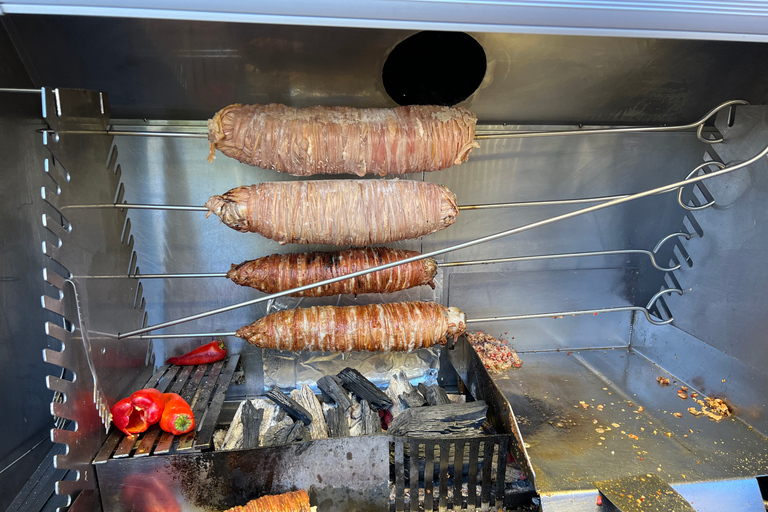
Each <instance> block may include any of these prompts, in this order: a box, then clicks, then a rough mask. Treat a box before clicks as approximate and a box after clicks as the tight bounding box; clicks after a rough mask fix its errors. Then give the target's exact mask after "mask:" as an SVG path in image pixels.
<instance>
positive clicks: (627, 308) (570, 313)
mask: <svg viewBox="0 0 768 512" xmlns="http://www.w3.org/2000/svg"><path fill="white" fill-rule="evenodd" d="M665 293H676V294H678V295H682V294H683V290H680V289H679V288H667V289H665V290H661V291H660V292H658V293H656V295H654V296H653V297H652V298H651V300H650V301H648V304H647V305H646V306H645V307H642V306H621V307H614V308H600V309H581V310H576V311H558V312H555V313H536V314H533V315H513V316H494V317H489V318H471V319H469V320H467V322H466V323H467V324H474V323H481V322H500V321H506V320H531V319H534V318H560V317H564V316H579V315H597V314H600V313H616V312H620V311H640V312H641V313H643V314H644V315H645V318H646V319H647V320H648V321H649V322H650V323H652V324H653V325H667V324H670V323H672V321H673V320H674V318H672V317H669V318H667V319H666V320H658V319H656V318H654V317H653V316H652V315H651V312H650V311H649V309H650V308H651V306H653V303H654V302H656V300H658V299H659V297H661V296H662V295H664V294H665Z"/></svg>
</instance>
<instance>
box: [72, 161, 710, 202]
mask: <svg viewBox="0 0 768 512" xmlns="http://www.w3.org/2000/svg"><path fill="white" fill-rule="evenodd" d="M707 164H711V165H715V164H714V163H712V162H707ZM629 196H630V194H621V195H617V196H603V197H586V198H581V199H553V200H551V201H521V202H517V203H488V204H468V205H463V206H459V207H458V209H459V210H461V211H463V210H490V209H494V208H523V207H526V206H563V205H570V204H589V203H601V202H605V201H610V200H612V199H622V198H625V197H629ZM97 208H118V209H121V210H123V209H124V210H170V211H188V212H208V211H209V210H208V208H206V207H205V206H193V205H183V204H179V205H174V204H137V203H105V204H80V205H70V206H64V207H62V208H61V210H62V211H63V210H89V209H97Z"/></svg>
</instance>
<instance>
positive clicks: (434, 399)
mask: <svg viewBox="0 0 768 512" xmlns="http://www.w3.org/2000/svg"><path fill="white" fill-rule="evenodd" d="M425 396H426V397H427V403H428V404H429V405H448V404H450V403H451V401H450V399H449V398H448V393H446V392H445V390H444V389H443V388H441V387H440V386H438V385H437V384H433V385H431V386H429V387H428V388H427V393H426V395H425Z"/></svg>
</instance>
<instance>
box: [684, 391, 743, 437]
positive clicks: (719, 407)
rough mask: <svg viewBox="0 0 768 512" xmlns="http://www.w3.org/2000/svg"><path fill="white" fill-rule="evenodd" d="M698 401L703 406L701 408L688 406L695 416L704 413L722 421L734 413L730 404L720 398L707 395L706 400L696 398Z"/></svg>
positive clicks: (708, 416)
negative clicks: (729, 406)
mask: <svg viewBox="0 0 768 512" xmlns="http://www.w3.org/2000/svg"><path fill="white" fill-rule="evenodd" d="M696 403H697V404H699V405H700V406H701V410H698V409H696V408H695V407H689V408H688V412H689V413H691V414H693V415H694V416H702V415H704V416H706V417H707V418H709V419H711V420H715V421H720V420H722V419H723V418H727V417H728V416H730V415H731V414H733V413H732V412H731V410H730V408H728V404H726V403H725V402H723V401H722V400H720V399H719V398H712V397H705V398H704V400H696ZM691 433H693V431H691Z"/></svg>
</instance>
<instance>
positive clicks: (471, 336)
mask: <svg viewBox="0 0 768 512" xmlns="http://www.w3.org/2000/svg"><path fill="white" fill-rule="evenodd" d="M467 340H469V343H470V345H472V348H474V349H475V351H476V352H477V355H479V356H480V361H482V363H483V364H484V365H485V367H486V368H487V369H488V370H490V371H492V372H501V371H504V370H509V369H510V368H520V367H521V366H522V365H523V361H522V360H521V359H520V356H518V355H517V352H515V350H514V349H513V348H512V347H510V346H509V345H507V342H506V341H504V340H497V339H496V338H494V337H493V336H491V335H490V334H485V333H483V332H476V333H467Z"/></svg>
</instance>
